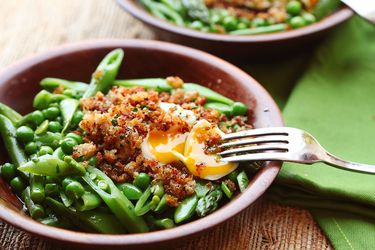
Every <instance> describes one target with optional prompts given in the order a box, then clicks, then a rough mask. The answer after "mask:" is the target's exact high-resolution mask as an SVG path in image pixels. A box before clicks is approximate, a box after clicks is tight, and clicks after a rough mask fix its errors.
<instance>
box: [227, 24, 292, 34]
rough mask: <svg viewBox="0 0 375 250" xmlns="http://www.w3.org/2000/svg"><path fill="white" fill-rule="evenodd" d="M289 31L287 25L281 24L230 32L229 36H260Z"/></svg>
mask: <svg viewBox="0 0 375 250" xmlns="http://www.w3.org/2000/svg"><path fill="white" fill-rule="evenodd" d="M287 29H288V25H287V24H285V23H279V24H274V25H269V26H264V27H257V28H251V29H240V30H234V31H231V32H229V34H231V35H258V34H266V33H273V32H280V31H285V30H287Z"/></svg>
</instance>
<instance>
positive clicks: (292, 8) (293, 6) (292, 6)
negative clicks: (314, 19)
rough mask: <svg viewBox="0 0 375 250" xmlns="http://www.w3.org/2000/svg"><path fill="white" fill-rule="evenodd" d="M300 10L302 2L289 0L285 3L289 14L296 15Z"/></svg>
mask: <svg viewBox="0 0 375 250" xmlns="http://www.w3.org/2000/svg"><path fill="white" fill-rule="evenodd" d="M301 11H302V3H301V2H299V1H290V2H289V3H288V4H287V5H286V12H288V13H289V14H291V15H298V14H299V13H301Z"/></svg>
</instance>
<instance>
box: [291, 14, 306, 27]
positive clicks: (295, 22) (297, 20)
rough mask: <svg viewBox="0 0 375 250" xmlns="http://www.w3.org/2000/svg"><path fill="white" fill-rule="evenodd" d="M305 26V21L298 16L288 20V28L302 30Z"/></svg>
mask: <svg viewBox="0 0 375 250" xmlns="http://www.w3.org/2000/svg"><path fill="white" fill-rule="evenodd" d="M305 24H306V23H305V19H303V18H302V17H300V16H295V17H293V18H292V19H290V26H291V27H292V28H293V29H298V28H302V27H303V26H305Z"/></svg>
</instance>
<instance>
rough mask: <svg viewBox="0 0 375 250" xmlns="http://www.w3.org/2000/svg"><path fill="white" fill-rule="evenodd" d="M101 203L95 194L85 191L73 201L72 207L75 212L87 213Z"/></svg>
mask: <svg viewBox="0 0 375 250" xmlns="http://www.w3.org/2000/svg"><path fill="white" fill-rule="evenodd" d="M101 203H102V199H101V198H100V197H99V195H97V194H96V193H93V192H91V191H85V193H84V194H83V195H82V196H81V197H80V198H79V199H77V200H76V201H75V203H74V207H75V208H76V209H77V211H80V212H82V211H88V210H93V209H95V208H97V207H98V206H99V205H100V204H101Z"/></svg>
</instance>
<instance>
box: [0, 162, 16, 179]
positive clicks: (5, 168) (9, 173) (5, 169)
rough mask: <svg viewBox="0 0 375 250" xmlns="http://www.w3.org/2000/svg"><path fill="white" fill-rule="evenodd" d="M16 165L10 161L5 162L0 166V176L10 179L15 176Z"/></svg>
mask: <svg viewBox="0 0 375 250" xmlns="http://www.w3.org/2000/svg"><path fill="white" fill-rule="evenodd" d="M16 170H17V168H16V166H15V165H13V164H11V163H5V164H4V165H2V166H1V176H2V177H3V178H4V179H5V180H7V181H10V180H11V179H13V178H14V177H15V176H16Z"/></svg>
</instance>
